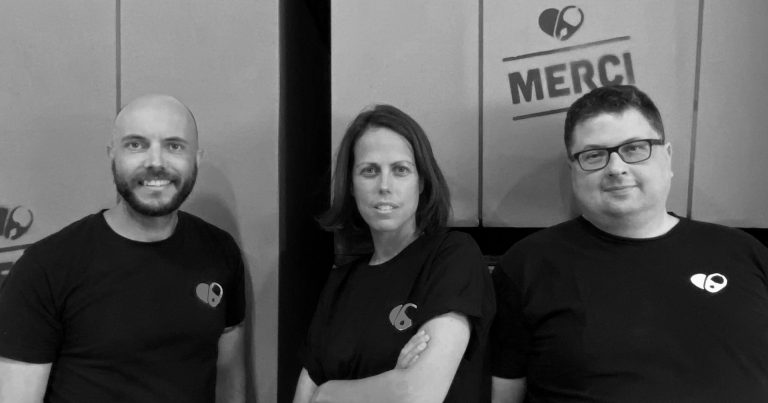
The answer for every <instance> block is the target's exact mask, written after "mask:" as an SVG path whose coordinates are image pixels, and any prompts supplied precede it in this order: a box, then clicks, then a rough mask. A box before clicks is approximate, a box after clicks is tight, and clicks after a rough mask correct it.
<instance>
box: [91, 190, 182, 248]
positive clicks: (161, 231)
mask: <svg viewBox="0 0 768 403" xmlns="http://www.w3.org/2000/svg"><path fill="white" fill-rule="evenodd" d="M104 219H105V220H106V221H107V224H108V225H109V227H110V228H112V230H113V231H115V232H116V233H117V234H118V235H120V236H122V237H124V238H128V239H130V240H133V241H139V242H157V241H162V240H164V239H168V238H169V237H170V236H171V235H173V231H174V230H175V229H176V223H177V222H178V213H177V212H176V211H174V212H172V213H171V214H168V215H164V216H160V217H150V216H147V215H143V214H140V213H138V212H136V211H135V210H134V209H132V208H131V207H130V206H129V205H128V204H127V203H125V201H123V200H122V199H121V200H119V201H118V202H117V205H115V206H114V207H112V208H111V209H109V210H107V211H105V212H104Z"/></svg>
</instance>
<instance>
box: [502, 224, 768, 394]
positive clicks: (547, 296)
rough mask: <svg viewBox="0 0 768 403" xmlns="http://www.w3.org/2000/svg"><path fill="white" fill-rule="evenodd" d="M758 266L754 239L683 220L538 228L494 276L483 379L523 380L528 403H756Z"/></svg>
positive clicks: (767, 319)
mask: <svg viewBox="0 0 768 403" xmlns="http://www.w3.org/2000/svg"><path fill="white" fill-rule="evenodd" d="M766 269H768V250H766V248H765V247H764V246H763V245H762V244H760V243H759V242H757V240H755V239H753V238H751V237H750V236H749V235H747V234H745V233H743V232H741V231H738V230H735V229H730V228H726V227H723V226H719V225H715V224H707V223H701V222H695V221H690V220H687V219H680V222H679V223H678V224H677V225H676V226H675V227H674V228H673V229H672V230H671V231H669V232H668V233H667V234H665V235H662V236H660V237H656V238H650V239H628V238H622V237H617V236H612V235H610V234H608V233H605V232H603V231H600V230H599V229H598V228H596V227H594V226H593V225H592V224H590V223H589V222H588V221H586V220H585V219H583V218H578V219H575V220H572V221H568V222H565V223H563V224H560V225H557V226H555V227H552V228H549V229H546V230H542V231H540V232H538V233H535V234H533V235H531V236H529V237H528V238H526V239H524V240H522V241H520V242H519V243H517V244H516V245H514V246H513V247H512V248H511V249H510V250H509V251H508V252H507V253H506V254H505V255H504V256H503V257H502V259H501V261H500V265H499V266H498V267H497V269H496V270H495V271H494V273H493V279H494V284H495V287H496V293H497V301H498V305H497V308H498V309H497V310H498V313H497V317H496V321H495V322H494V325H493V330H492V332H491V333H492V336H491V345H492V347H491V349H492V354H493V358H494V359H493V374H494V375H495V376H499V377H503V378H520V377H527V383H528V391H529V392H528V401H529V402H544V401H558V402H766V401H768V279H767V276H766Z"/></svg>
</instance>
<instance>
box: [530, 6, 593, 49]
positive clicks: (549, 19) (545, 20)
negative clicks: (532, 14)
mask: <svg viewBox="0 0 768 403" xmlns="http://www.w3.org/2000/svg"><path fill="white" fill-rule="evenodd" d="M583 23H584V12H583V11H581V9H580V8H578V7H576V6H567V7H565V8H563V9H562V10H558V9H556V8H548V9H546V10H544V11H542V12H541V15H539V27H541V30H542V31H544V33H545V34H547V35H549V36H551V37H553V38H555V39H559V40H561V41H564V40H567V39H568V38H570V37H571V36H573V34H575V33H576V31H578V30H579V28H580V27H581V24H583Z"/></svg>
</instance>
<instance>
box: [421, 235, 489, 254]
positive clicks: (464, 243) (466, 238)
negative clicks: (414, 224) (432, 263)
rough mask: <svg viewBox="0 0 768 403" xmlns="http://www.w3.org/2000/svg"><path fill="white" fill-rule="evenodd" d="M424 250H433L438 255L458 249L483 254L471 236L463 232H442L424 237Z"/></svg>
mask: <svg viewBox="0 0 768 403" xmlns="http://www.w3.org/2000/svg"><path fill="white" fill-rule="evenodd" d="M424 237H425V239H424V246H422V248H423V249H426V250H433V251H435V252H436V253H440V252H443V253H444V252H453V251H455V250H457V249H459V250H461V251H464V252H467V251H471V252H476V253H478V254H481V252H480V247H479V246H478V245H477V242H475V240H474V239H473V238H472V237H471V236H470V235H469V234H466V233H464V232H461V231H440V232H436V233H434V234H426V235H424Z"/></svg>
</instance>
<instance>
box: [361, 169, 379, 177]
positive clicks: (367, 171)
mask: <svg viewBox="0 0 768 403" xmlns="http://www.w3.org/2000/svg"><path fill="white" fill-rule="evenodd" d="M360 175H363V176H373V175H376V168H374V167H365V168H363V169H361V170H360Z"/></svg>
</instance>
